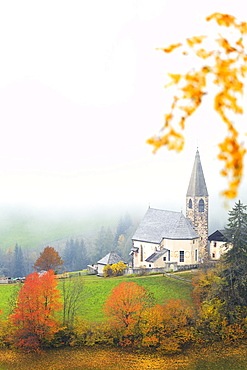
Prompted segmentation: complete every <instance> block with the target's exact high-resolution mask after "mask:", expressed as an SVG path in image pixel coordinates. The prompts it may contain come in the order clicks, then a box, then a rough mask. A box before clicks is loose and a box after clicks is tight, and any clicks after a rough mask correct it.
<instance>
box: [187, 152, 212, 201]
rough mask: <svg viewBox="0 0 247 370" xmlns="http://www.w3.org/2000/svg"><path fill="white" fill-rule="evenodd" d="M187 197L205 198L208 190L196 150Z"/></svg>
mask: <svg viewBox="0 0 247 370" xmlns="http://www.w3.org/2000/svg"><path fill="white" fill-rule="evenodd" d="M186 196H187V197H207V196H208V190H207V186H206V181H205V178H204V174H203V170H202V164H201V159H200V155H199V151H198V148H197V151H196V157H195V162H194V166H193V169H192V173H191V177H190V182H189V187H188V190H187V194H186Z"/></svg>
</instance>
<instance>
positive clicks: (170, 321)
mask: <svg viewBox="0 0 247 370" xmlns="http://www.w3.org/2000/svg"><path fill="white" fill-rule="evenodd" d="M193 327H194V315H193V311H192V308H191V306H189V305H188V303H187V302H185V301H181V300H175V299H171V300H169V301H167V302H165V303H164V304H156V305H155V306H153V307H151V308H148V309H147V310H145V311H144V312H143V314H142V322H141V334H142V343H141V344H142V346H144V347H152V348H157V349H159V350H162V351H165V352H167V353H174V352H179V351H180V350H181V348H182V346H183V345H184V344H185V343H188V342H190V341H191V340H192V339H193Z"/></svg>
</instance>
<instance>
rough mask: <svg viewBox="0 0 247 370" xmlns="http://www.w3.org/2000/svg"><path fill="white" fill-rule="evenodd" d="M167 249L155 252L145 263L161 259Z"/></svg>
mask: <svg viewBox="0 0 247 370" xmlns="http://www.w3.org/2000/svg"><path fill="white" fill-rule="evenodd" d="M167 251H168V249H162V250H161V251H156V252H154V253H153V254H151V256H149V257H148V258H147V259H146V260H145V261H146V262H155V261H157V260H158V259H159V258H160V257H162V256H163V255H164V254H165V253H166V252H167Z"/></svg>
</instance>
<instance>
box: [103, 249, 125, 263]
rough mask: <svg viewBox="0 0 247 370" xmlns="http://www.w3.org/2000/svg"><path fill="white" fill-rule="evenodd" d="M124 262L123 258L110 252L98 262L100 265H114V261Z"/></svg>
mask: <svg viewBox="0 0 247 370" xmlns="http://www.w3.org/2000/svg"><path fill="white" fill-rule="evenodd" d="M118 262H124V261H123V259H122V258H121V257H120V256H119V255H118V254H117V253H116V252H110V253H108V254H107V255H106V256H105V257H103V258H101V260H99V261H98V262H97V263H98V264H99V265H113V264H114V263H118Z"/></svg>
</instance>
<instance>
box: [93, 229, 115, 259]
mask: <svg viewBox="0 0 247 370" xmlns="http://www.w3.org/2000/svg"><path fill="white" fill-rule="evenodd" d="M114 245H115V243H114V236H113V234H112V231H111V229H110V228H108V229H105V227H104V226H102V228H101V230H100V231H99V232H98V234H97V238H96V240H95V252H94V256H93V257H94V260H95V263H96V262H97V261H98V260H100V259H101V258H103V257H104V256H105V255H106V254H107V253H109V252H111V251H113V250H114V249H115V248H114Z"/></svg>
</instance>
